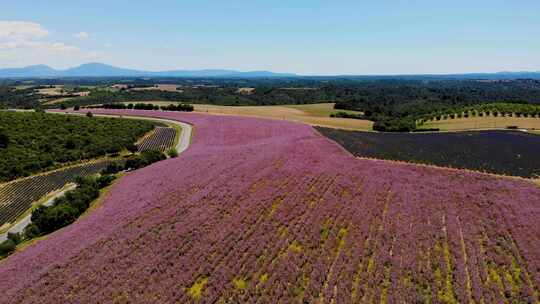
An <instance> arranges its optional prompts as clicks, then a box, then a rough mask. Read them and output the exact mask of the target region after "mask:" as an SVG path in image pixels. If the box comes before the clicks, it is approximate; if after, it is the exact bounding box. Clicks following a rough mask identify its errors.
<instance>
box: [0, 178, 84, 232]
mask: <svg viewBox="0 0 540 304" xmlns="http://www.w3.org/2000/svg"><path fill="white" fill-rule="evenodd" d="M75 187H76V185H71V186H69V187H66V188H65V189H64V190H62V191H60V192H58V193H56V194H55V195H54V196H52V197H51V198H50V199H48V200H47V201H46V202H45V203H43V205H45V206H50V205H52V203H53V202H54V199H55V198H57V197H60V196H62V195H64V194H65V193H66V192H67V191H70V190H73V189H75ZM31 218H32V214H29V215H27V216H25V217H24V218H23V219H21V220H20V221H18V222H17V224H15V225H13V227H11V228H10V229H9V230H8V231H6V232H5V233H2V234H0V242H3V241H5V240H7V234H8V232H12V233H17V232H20V233H22V232H23V231H24V228H26V226H28V225H29V224H30V223H31V222H32V220H31Z"/></svg>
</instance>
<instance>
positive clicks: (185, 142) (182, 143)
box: [0, 112, 193, 242]
mask: <svg viewBox="0 0 540 304" xmlns="http://www.w3.org/2000/svg"><path fill="white" fill-rule="evenodd" d="M52 113H55V114H58V113H60V114H73V115H85V114H80V113H65V112H52ZM95 116H104V117H111V116H113V117H122V118H134V119H145V120H153V121H159V122H164V123H169V124H175V125H177V126H179V127H180V128H181V129H182V132H180V138H179V140H178V143H177V144H176V147H175V148H176V151H178V153H179V154H180V153H182V152H184V151H186V150H187V148H188V147H189V144H190V143H191V134H192V133H193V127H192V126H191V125H190V124H187V123H183V122H179V121H176V120H169V119H162V118H149V117H140V116H126V115H122V116H119V115H105V114H95ZM75 187H76V186H75V185H73V186H70V187H68V188H66V189H65V190H63V191H60V192H58V193H57V194H55V195H54V196H53V197H52V198H50V199H49V200H47V202H45V203H44V205H46V206H49V205H51V204H52V203H53V201H54V199H55V198H57V197H59V196H62V195H64V193H65V192H67V191H69V190H73V189H75ZM31 217H32V215H31V214H29V215H28V216H26V217H24V218H23V219H21V220H20V221H19V222H17V223H16V224H15V225H13V227H11V228H10V229H9V230H8V231H7V232H5V233H2V234H0V242H3V241H5V240H6V239H7V234H8V232H13V233H16V232H23V231H24V228H25V227H26V226H28V224H30V223H31Z"/></svg>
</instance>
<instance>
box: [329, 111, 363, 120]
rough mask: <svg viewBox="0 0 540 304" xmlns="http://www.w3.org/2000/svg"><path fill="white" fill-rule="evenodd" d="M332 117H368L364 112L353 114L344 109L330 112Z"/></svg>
mask: <svg viewBox="0 0 540 304" xmlns="http://www.w3.org/2000/svg"><path fill="white" fill-rule="evenodd" d="M330 117H335V118H352V119H366V116H364V115H362V114H353V113H347V112H343V111H339V112H335V113H332V114H330Z"/></svg>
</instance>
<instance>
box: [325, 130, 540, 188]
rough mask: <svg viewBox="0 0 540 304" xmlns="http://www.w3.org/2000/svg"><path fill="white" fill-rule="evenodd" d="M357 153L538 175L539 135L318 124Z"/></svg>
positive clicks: (417, 161) (340, 142)
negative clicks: (348, 128)
mask: <svg viewBox="0 0 540 304" xmlns="http://www.w3.org/2000/svg"><path fill="white" fill-rule="evenodd" d="M318 130H319V131H320V132H321V133H322V134H324V135H325V136H327V137H329V138H331V139H333V140H335V141H336V142H337V143H339V144H340V145H342V146H343V147H344V148H345V149H347V150H348V151H349V152H351V153H352V154H354V155H356V156H361V157H371V158H381V159H389V160H399V161H408V162H413V163H422V164H431V165H437V166H443V167H452V168H464V169H471V170H478V171H485V172H490V173H497V174H505V175H514V176H522V177H535V176H540V157H538V151H540V137H539V136H536V135H531V134H527V133H524V132H519V131H513V132H512V131H471V132H452V133H423V134H420V133H417V134H415V133H373V132H369V133H368V132H350V131H343V130H333V129H325V128H318Z"/></svg>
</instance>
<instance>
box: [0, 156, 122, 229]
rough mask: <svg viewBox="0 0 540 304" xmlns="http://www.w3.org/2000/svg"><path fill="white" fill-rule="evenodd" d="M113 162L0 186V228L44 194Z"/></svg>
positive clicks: (97, 171)
mask: <svg viewBox="0 0 540 304" xmlns="http://www.w3.org/2000/svg"><path fill="white" fill-rule="evenodd" d="M113 162H114V161H112V160H104V161H97V162H87V163H83V164H80V165H75V166H71V167H68V168H63V169H59V170H54V171H51V172H47V173H43V174H39V175H34V176H31V177H27V178H23V179H19V180H15V181H12V182H9V183H5V184H2V185H0V226H2V225H4V224H5V223H9V222H12V221H14V220H16V219H17V218H18V217H20V216H21V215H22V214H24V213H25V212H26V211H27V210H28V209H29V208H30V207H32V203H34V202H35V201H37V200H39V199H40V198H42V197H43V196H45V195H46V194H48V193H51V192H53V191H56V190H59V189H61V188H62V187H64V186H65V185H66V184H68V183H74V182H75V179H76V178H77V176H89V175H93V174H97V173H99V172H100V171H101V170H103V169H105V168H106V167H107V166H108V165H109V164H111V163H113Z"/></svg>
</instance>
